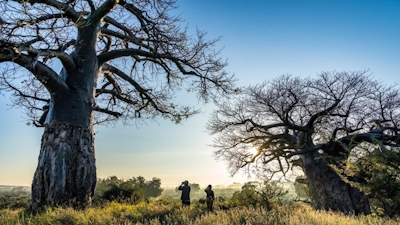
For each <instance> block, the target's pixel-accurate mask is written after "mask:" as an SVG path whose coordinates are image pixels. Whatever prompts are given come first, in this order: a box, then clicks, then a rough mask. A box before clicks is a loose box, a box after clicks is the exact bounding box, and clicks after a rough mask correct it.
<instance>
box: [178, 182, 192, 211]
mask: <svg viewBox="0 0 400 225" xmlns="http://www.w3.org/2000/svg"><path fill="white" fill-rule="evenodd" d="M178 190H180V191H182V195H181V201H182V207H184V206H190V186H189V181H187V180H185V181H184V182H182V184H181V185H180V186H179V187H178Z"/></svg>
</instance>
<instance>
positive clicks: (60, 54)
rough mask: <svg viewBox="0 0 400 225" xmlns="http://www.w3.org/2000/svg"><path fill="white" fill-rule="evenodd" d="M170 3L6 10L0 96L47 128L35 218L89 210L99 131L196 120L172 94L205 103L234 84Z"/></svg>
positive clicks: (52, 3) (1, 6) (116, 0)
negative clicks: (52, 209)
mask: <svg viewBox="0 0 400 225" xmlns="http://www.w3.org/2000/svg"><path fill="white" fill-rule="evenodd" d="M174 4H175V1H174V0H146V1H144V0H8V1H0V36H1V40H0V66H1V67H0V91H1V92H3V91H9V92H11V93H12V97H11V100H12V103H13V105H14V106H18V107H23V108H24V109H25V113H26V115H27V116H28V117H29V118H30V121H29V123H30V124H33V125H35V126H38V127H45V129H44V134H43V137H42V143H41V149H40V155H39V162H38V166H37V169H36V172H35V175H34V178H33V182H32V202H31V206H32V207H33V208H38V207H41V206H44V205H49V206H59V205H72V206H74V207H85V206H88V205H90V203H91V198H92V196H93V192H94V188H95V185H96V166H95V150H94V131H93V125H94V124H99V123H114V122H116V121H117V120H122V122H123V123H124V124H129V122H130V121H131V120H137V119H138V120H141V119H153V118H156V117H158V116H161V117H163V118H166V119H170V120H172V121H174V122H176V123H179V122H180V121H182V120H183V119H186V118H188V117H190V116H192V115H194V114H196V113H198V112H199V111H198V109H194V108H193V107H192V106H190V105H182V104H180V103H179V102H176V99H175V97H176V94H177V93H178V92H179V91H182V93H192V92H194V93H197V96H198V98H199V100H201V101H209V100H210V99H215V98H216V97H217V96H220V95H224V94H230V93H232V92H233V90H234V88H233V81H234V78H233V77H232V76H229V75H228V74H227V73H226V72H225V71H224V67H225V66H226V62H224V61H222V60H221V59H220V58H219V56H218V55H219V51H215V50H214V49H213V47H214V45H215V43H216V42H217V41H218V39H215V40H211V41H209V40H206V39H205V32H202V31H197V33H196V34H195V35H193V36H190V35H188V34H187V30H186V28H182V27H180V24H181V22H182V21H181V20H180V18H179V17H176V16H171V15H170V11H171V10H172V9H174V8H175V5H174Z"/></svg>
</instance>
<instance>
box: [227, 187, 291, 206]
mask: <svg viewBox="0 0 400 225" xmlns="http://www.w3.org/2000/svg"><path fill="white" fill-rule="evenodd" d="M287 193H288V191H285V190H284V189H283V188H282V187H280V186H278V183H277V182H268V181H265V182H264V183H259V182H247V183H245V184H244V185H243V187H242V190H241V191H236V192H235V193H234V194H233V196H232V198H231V200H230V205H231V206H233V207H235V206H252V207H257V206H261V207H263V208H266V209H267V210H270V209H272V207H273V204H275V203H278V202H279V201H280V200H281V199H280V198H281V197H283V196H284V195H286V194H287Z"/></svg>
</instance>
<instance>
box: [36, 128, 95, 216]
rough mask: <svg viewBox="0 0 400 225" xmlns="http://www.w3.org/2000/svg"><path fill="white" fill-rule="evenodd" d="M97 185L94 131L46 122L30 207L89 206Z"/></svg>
mask: <svg viewBox="0 0 400 225" xmlns="http://www.w3.org/2000/svg"><path fill="white" fill-rule="evenodd" d="M95 185H96V167H95V157H94V145H93V132H92V130H91V129H88V128H87V127H80V126H75V125H71V124H68V123H56V122H52V123H50V124H49V125H47V126H46V128H45V131H44V134H43V137H42V144H41V150H40V155H39V164H38V167H37V169H36V172H35V175H34V178H33V183H32V202H31V206H32V207H33V208H34V209H36V208H39V207H41V206H44V205H46V206H72V207H74V208H77V207H86V206H88V205H90V203H91V198H92V196H93V192H94V188H95Z"/></svg>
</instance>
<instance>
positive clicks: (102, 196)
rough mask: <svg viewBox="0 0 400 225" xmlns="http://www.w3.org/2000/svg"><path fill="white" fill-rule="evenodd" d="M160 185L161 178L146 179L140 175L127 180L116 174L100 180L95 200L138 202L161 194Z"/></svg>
mask: <svg viewBox="0 0 400 225" xmlns="http://www.w3.org/2000/svg"><path fill="white" fill-rule="evenodd" d="M160 186H161V180H160V179H159V178H153V179H152V180H151V181H146V180H145V179H144V178H143V177H141V176H139V177H137V178H135V177H133V178H131V179H129V180H126V181H125V180H123V179H118V178H117V177H116V176H111V177H109V178H106V179H103V180H102V179H100V180H98V182H97V185H96V189H95V193H94V197H93V200H94V201H95V202H101V201H102V200H107V201H118V202H132V203H134V204H136V203H138V202H141V201H149V199H150V198H155V197H158V196H160V195H161V193H162V191H163V189H162V188H160Z"/></svg>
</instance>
